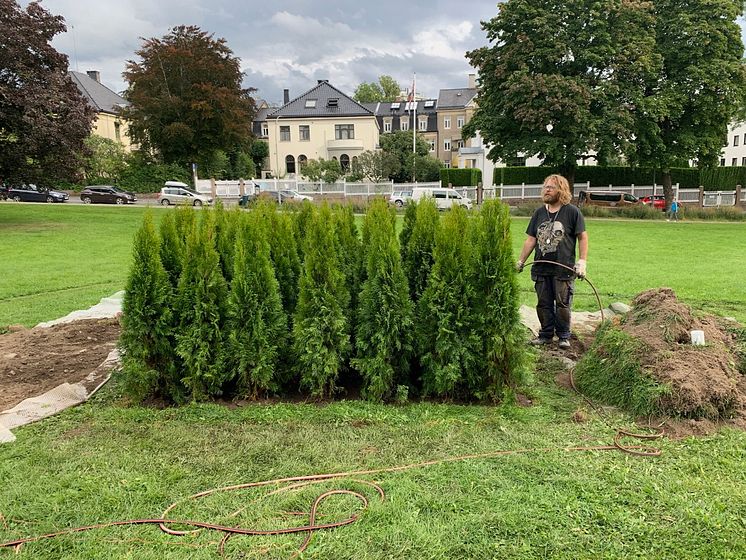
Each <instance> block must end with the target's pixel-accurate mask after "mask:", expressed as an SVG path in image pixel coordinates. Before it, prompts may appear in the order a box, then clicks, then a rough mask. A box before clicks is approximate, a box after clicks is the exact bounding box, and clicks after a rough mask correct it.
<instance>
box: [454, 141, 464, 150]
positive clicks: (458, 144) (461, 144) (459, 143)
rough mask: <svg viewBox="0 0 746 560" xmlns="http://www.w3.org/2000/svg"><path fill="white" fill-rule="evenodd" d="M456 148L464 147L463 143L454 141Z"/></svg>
mask: <svg viewBox="0 0 746 560" xmlns="http://www.w3.org/2000/svg"><path fill="white" fill-rule="evenodd" d="M456 147H457V148H459V149H461V148H463V147H464V141H463V140H456Z"/></svg>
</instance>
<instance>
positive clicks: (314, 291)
mask: <svg viewBox="0 0 746 560" xmlns="http://www.w3.org/2000/svg"><path fill="white" fill-rule="evenodd" d="M308 207H309V208H311V209H312V211H311V215H310V219H309V220H308V223H307V225H306V228H305V231H306V234H307V240H306V243H305V244H304V268H303V274H302V276H301V278H300V295H299V299H298V306H297V308H296V311H295V321H294V324H293V348H294V354H295V357H296V362H297V369H298V374H299V375H300V381H301V385H302V386H303V387H306V388H308V389H309V390H310V391H311V393H312V394H313V395H314V396H317V397H324V396H328V395H331V394H332V393H333V392H334V390H335V388H336V381H337V377H338V376H339V373H340V370H341V369H342V367H343V366H344V365H345V363H346V360H347V358H348V357H349V355H350V350H351V347H350V335H349V331H348V328H349V323H348V321H347V317H346V316H345V313H344V311H345V310H346V309H347V308H348V305H349V303H348V302H349V297H350V296H349V294H348V292H347V288H346V286H345V284H344V280H345V277H344V273H343V272H342V270H341V269H340V265H339V255H338V249H337V247H336V242H335V240H336V236H335V231H334V222H333V220H332V213H331V210H330V209H329V207H328V206H326V205H324V206H322V207H321V209H319V210H315V211H313V207H312V206H308Z"/></svg>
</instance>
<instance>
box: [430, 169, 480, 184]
mask: <svg viewBox="0 0 746 560" xmlns="http://www.w3.org/2000/svg"><path fill="white" fill-rule="evenodd" d="M481 181H482V170H481V169H475V168H468V169H459V168H448V169H441V170H440V184H441V185H443V186H444V187H447V186H448V185H449V184H450V185H451V186H454V187H476V186H477V185H478V184H479V183H480V182H481Z"/></svg>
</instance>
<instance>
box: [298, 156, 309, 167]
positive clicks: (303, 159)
mask: <svg viewBox="0 0 746 560" xmlns="http://www.w3.org/2000/svg"><path fill="white" fill-rule="evenodd" d="M307 163H308V158H307V157H306V156H304V155H303V154H301V155H299V156H298V171H303V168H304V167H305V166H306V164H307Z"/></svg>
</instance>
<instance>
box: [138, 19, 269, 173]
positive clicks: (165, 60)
mask: <svg viewBox="0 0 746 560" xmlns="http://www.w3.org/2000/svg"><path fill="white" fill-rule="evenodd" d="M136 54H137V56H139V57H140V59H141V60H140V61H139V62H135V61H132V60H130V61H128V63H127V70H126V71H125V73H124V77H125V78H126V79H127V81H128V82H129V87H128V89H127V91H126V92H125V97H126V98H127V99H128V100H129V101H130V103H131V106H130V107H129V108H128V110H127V111H126V117H127V118H128V119H130V121H131V125H130V135H131V136H132V138H133V140H135V141H136V142H138V143H140V145H141V146H142V147H144V148H146V149H154V150H156V151H157V152H159V153H160V154H161V156H162V157H163V159H164V161H165V162H166V163H171V162H174V163H181V164H184V163H189V162H210V161H212V159H213V158H214V154H215V153H216V152H217V151H218V150H220V151H223V152H226V153H227V152H231V151H235V149H236V147H237V146H242V147H246V148H248V142H249V139H250V135H251V132H250V131H251V121H252V119H253V117H254V113H255V111H256V106H255V103H254V100H253V99H252V98H251V95H250V93H251V92H252V91H253V89H251V88H249V89H247V88H243V87H242V86H241V82H242V79H243V73H242V72H241V65H240V59H238V58H236V57H235V56H233V52H232V51H231V50H230V48H228V45H227V44H226V42H225V40H224V39H215V38H214V37H213V35H212V34H209V33H206V32H204V31H202V30H201V29H199V28H198V27H195V26H183V25H182V26H179V27H175V28H173V29H172V30H171V31H170V33H169V34H168V35H166V36H165V37H163V38H160V39H147V40H146V41H145V42H144V44H143V46H142V48H141V49H140V50H138V51H137V52H136Z"/></svg>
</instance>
